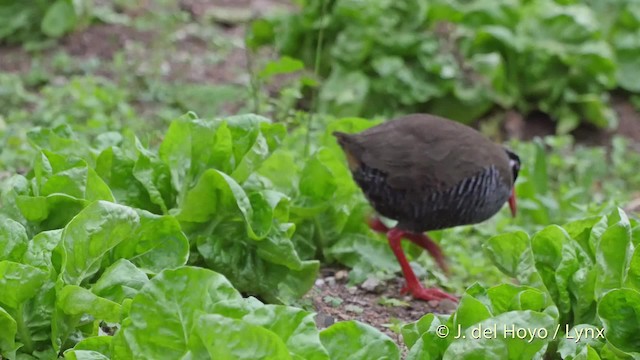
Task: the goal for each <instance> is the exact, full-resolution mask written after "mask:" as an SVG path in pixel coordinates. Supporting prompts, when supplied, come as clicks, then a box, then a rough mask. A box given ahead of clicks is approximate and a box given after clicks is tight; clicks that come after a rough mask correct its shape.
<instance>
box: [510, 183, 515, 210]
mask: <svg viewBox="0 0 640 360" xmlns="http://www.w3.org/2000/svg"><path fill="white" fill-rule="evenodd" d="M509 208H511V215H513V217H516V188H515V187H514V188H513V189H512V190H511V196H509Z"/></svg>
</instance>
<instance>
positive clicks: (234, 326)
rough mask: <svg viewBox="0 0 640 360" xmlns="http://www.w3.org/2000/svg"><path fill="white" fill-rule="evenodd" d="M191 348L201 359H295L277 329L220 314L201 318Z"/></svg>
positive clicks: (192, 338)
mask: <svg viewBox="0 0 640 360" xmlns="http://www.w3.org/2000/svg"><path fill="white" fill-rule="evenodd" d="M240 334H242V335H241V336H239V335H240ZM189 348H190V349H191V351H192V355H193V356H194V358H197V359H202V358H207V357H210V358H216V359H229V360H231V359H238V360H242V359H247V360H249V359H251V360H252V359H265V360H267V359H272V360H280V359H282V360H287V359H291V357H290V356H289V352H288V351H287V347H286V345H285V344H284V343H283V342H282V340H281V339H280V338H279V337H278V336H277V335H276V334H274V333H273V332H271V331H269V330H267V329H265V328H263V327H260V326H256V325H251V324H249V323H246V322H244V321H241V320H235V319H229V318H225V317H223V316H220V315H216V314H209V315H203V316H201V317H200V318H199V319H198V320H197V322H196V323H195V325H194V328H193V336H192V337H191V342H190V344H189Z"/></svg>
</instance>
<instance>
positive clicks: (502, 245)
mask: <svg viewBox="0 0 640 360" xmlns="http://www.w3.org/2000/svg"><path fill="white" fill-rule="evenodd" d="M484 248H485V249H486V251H487V252H488V254H489V257H490V258H491V261H492V262H493V263H494V265H496V266H497V267H498V268H499V269H500V270H501V271H502V272H504V273H505V274H507V275H509V276H512V277H515V278H517V279H518V280H520V281H521V282H523V283H525V284H528V285H529V286H533V287H537V288H541V289H545V288H544V283H543V282H542V278H541V277H540V274H539V273H538V271H537V269H536V268H535V264H534V258H533V253H532V250H531V245H530V240H529V236H528V235H527V234H526V233H524V232H515V233H511V234H502V235H497V236H494V237H492V238H491V239H489V241H488V242H487V243H485V245H484ZM545 290H546V289H545Z"/></svg>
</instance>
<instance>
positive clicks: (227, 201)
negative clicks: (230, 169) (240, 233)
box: [176, 169, 271, 238]
mask: <svg viewBox="0 0 640 360" xmlns="http://www.w3.org/2000/svg"><path fill="white" fill-rule="evenodd" d="M224 215H231V216H238V215H240V216H242V217H243V219H244V220H245V221H246V222H247V225H248V227H247V232H248V234H249V235H250V236H252V237H257V238H260V237H259V236H257V235H256V234H255V232H254V230H253V229H252V228H251V225H252V224H251V221H252V219H253V208H252V207H251V202H250V200H249V197H248V196H247V194H246V193H245V191H244V190H243V189H242V187H241V186H240V185H239V184H238V183H237V182H236V181H235V180H233V179H232V178H231V177H229V176H228V175H226V174H224V173H221V172H219V171H217V170H213V169H212V170H207V171H206V172H205V173H204V174H202V176H201V177H200V179H199V180H198V183H197V184H196V186H195V187H194V188H193V189H191V190H190V191H189V192H188V193H187V195H186V198H185V201H184V204H183V206H182V207H181V209H180V212H179V213H178V214H177V215H176V217H177V218H178V220H180V221H185V222H195V223H201V222H207V221H211V220H213V219H216V218H217V219H220V218H221V217H222V216H224ZM259 225H260V226H262V227H263V229H262V230H263V231H261V232H260V234H261V235H262V236H264V235H265V233H264V227H266V228H267V229H266V231H268V228H269V227H270V226H271V224H270V222H269V223H261V224H259Z"/></svg>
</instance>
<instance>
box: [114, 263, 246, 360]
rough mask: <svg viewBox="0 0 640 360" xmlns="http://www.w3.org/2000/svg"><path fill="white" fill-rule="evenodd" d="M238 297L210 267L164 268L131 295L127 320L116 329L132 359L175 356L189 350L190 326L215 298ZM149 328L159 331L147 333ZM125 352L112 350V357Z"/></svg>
mask: <svg viewBox="0 0 640 360" xmlns="http://www.w3.org/2000/svg"><path fill="white" fill-rule="evenodd" d="M240 299H241V296H240V294H239V293H238V292H237V291H236V290H235V289H234V288H233V287H232V286H231V284H230V283H229V282H228V281H227V279H225V278H224V276H222V275H220V274H217V273H215V272H213V271H211V270H207V269H202V268H194V267H182V268H178V269H175V270H164V271H162V272H161V273H159V274H158V275H156V276H155V277H154V278H153V279H152V280H151V281H150V282H149V283H148V284H147V285H145V287H144V288H142V290H140V292H139V293H138V294H137V295H136V296H135V297H134V299H133V302H132V303H131V310H130V312H129V319H130V321H129V322H128V323H125V324H123V328H122V329H121V330H120V331H121V332H122V334H123V336H124V340H126V346H127V347H128V348H129V349H130V351H131V352H132V353H133V354H134V355H135V356H134V358H136V359H158V360H161V359H179V358H182V357H183V356H185V355H186V354H187V353H188V352H189V343H190V337H191V329H192V328H193V327H194V325H195V324H196V323H197V321H198V319H199V318H200V315H201V314H202V313H203V312H204V313H206V312H208V311H211V309H212V307H213V305H214V304H216V303H217V302H219V301H223V300H238V301H239V300H240ZM150 329H163V331H162V332H158V333H155V334H154V335H153V336H149V330H150ZM236 338H241V337H238V336H236ZM128 356H129V355H127V351H126V349H117V350H115V352H114V354H113V358H114V359H119V358H127V357H128Z"/></svg>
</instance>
